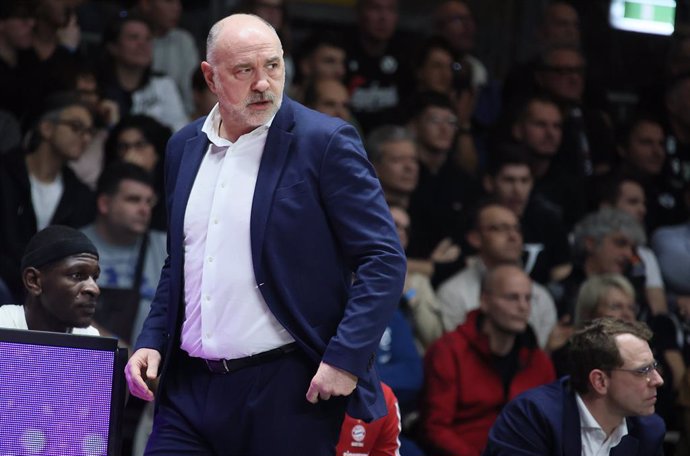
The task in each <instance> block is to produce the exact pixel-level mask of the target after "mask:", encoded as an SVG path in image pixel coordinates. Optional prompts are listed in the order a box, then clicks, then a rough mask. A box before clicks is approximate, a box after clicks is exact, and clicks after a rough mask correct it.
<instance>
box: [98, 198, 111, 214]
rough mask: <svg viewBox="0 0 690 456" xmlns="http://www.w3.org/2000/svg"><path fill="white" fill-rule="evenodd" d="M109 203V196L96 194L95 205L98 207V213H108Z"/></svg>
mask: <svg viewBox="0 0 690 456" xmlns="http://www.w3.org/2000/svg"><path fill="white" fill-rule="evenodd" d="M109 203H110V196H108V195H106V194H105V193H104V194H101V195H98V198H97V199H96V207H97V208H98V213H99V214H100V215H106V214H107V213H108V206H109Z"/></svg>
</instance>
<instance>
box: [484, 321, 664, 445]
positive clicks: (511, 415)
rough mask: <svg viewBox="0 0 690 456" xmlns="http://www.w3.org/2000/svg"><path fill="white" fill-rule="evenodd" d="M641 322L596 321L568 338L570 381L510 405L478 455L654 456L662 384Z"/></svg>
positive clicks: (659, 437)
mask: <svg viewBox="0 0 690 456" xmlns="http://www.w3.org/2000/svg"><path fill="white" fill-rule="evenodd" d="M651 337H652V332H651V331H650V330H649V328H647V326H646V325H645V324H644V323H640V322H624V321H621V320H615V319H611V318H602V319H598V320H595V321H594V322H593V323H592V324H591V325H589V326H587V327H585V328H584V329H582V330H580V331H578V332H577V333H575V334H574V335H573V336H572V338H571V349H570V356H571V360H570V361H571V362H570V376H569V377H568V376H566V377H563V378H562V379H560V380H558V381H556V382H554V383H551V384H549V385H544V386H540V387H538V388H535V389H533V390H530V391H528V392H526V393H525V394H523V395H521V396H520V397H518V398H516V399H515V400H513V401H512V402H511V403H509V404H508V405H507V406H506V407H505V408H504V409H503V411H502V412H501V414H500V415H499V417H498V419H497V420H496V423H495V424H494V426H493V427H492V429H491V431H490V432H489V443H488V445H487V448H486V451H485V452H484V455H489V456H493V455H546V454H549V455H554V456H558V455H563V456H566V455H573V456H574V455H581V454H582V455H594V454H611V455H625V456H632V455H660V454H663V449H662V444H663V440H664V433H665V425H664V422H663V420H662V419H661V418H660V417H659V416H658V415H655V414H654V405H655V403H656V393H657V388H659V387H660V386H661V385H663V384H664V380H663V379H662V378H661V375H660V374H659V372H658V371H657V363H656V361H655V360H654V357H653V356H652V351H651V350H650V348H649V343H648V342H649V340H650V339H651Z"/></svg>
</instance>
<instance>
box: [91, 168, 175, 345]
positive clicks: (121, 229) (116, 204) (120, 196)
mask: <svg viewBox="0 0 690 456" xmlns="http://www.w3.org/2000/svg"><path fill="white" fill-rule="evenodd" d="M96 193H97V199H96V205H97V208H98V209H97V211H98V213H97V215H96V220H95V221H94V223H93V224H91V225H87V226H85V227H84V228H82V232H83V233H84V234H86V235H87V236H88V237H89V239H91V241H92V242H93V243H94V244H95V245H96V247H97V248H98V251H99V252H100V264H101V271H102V273H101V277H100V279H99V281H98V284H99V285H100V286H101V288H102V290H101V291H102V296H101V298H102V299H101V303H102V304H103V305H105V306H108V305H109V304H110V303H112V300H113V299H116V300H119V301H120V302H119V303H117V304H118V308H119V309H124V306H125V304H129V306H128V307H130V308H129V309H128V311H131V314H129V315H128V316H129V318H130V320H129V321H126V322H124V324H119V323H118V324H115V321H122V320H119V319H118V318H117V317H118V315H111V316H112V317H113V320H115V321H107V320H104V321H101V320H100V319H99V320H98V323H99V324H100V325H101V326H103V327H104V328H105V329H108V330H109V331H112V332H113V333H114V334H115V335H116V336H118V337H119V338H121V339H122V340H124V341H126V342H127V343H131V341H133V340H134V339H135V338H136V336H137V335H139V332H140V331H141V327H142V325H143V322H144V319H145V318H146V315H148V313H149V308H150V306H151V300H152V299H153V296H154V294H155V291H156V286H157V285H158V280H159V279H160V272H161V268H162V267H163V263H164V261H165V257H166V248H165V233H163V232H161V231H157V230H151V229H150V225H151V214H152V208H153V206H154V205H155V204H156V199H157V197H156V193H155V191H154V189H153V182H152V179H151V175H150V174H149V173H148V172H147V171H146V170H144V169H143V168H140V167H139V166H137V165H133V164H131V163H114V164H111V165H110V166H108V167H107V168H106V169H105V170H104V171H103V173H102V174H101V177H100V178H99V179H98V187H97V190H96ZM120 290H132V292H133V293H129V294H127V293H122V292H120ZM125 300H132V301H134V302H132V301H129V302H127V303H125V302H124V301H125ZM118 313H122V310H120V311H119V312H118ZM103 315H104V318H105V315H107V314H103ZM122 316H123V317H124V315H122ZM123 329H125V330H126V331H125V332H122V330H123Z"/></svg>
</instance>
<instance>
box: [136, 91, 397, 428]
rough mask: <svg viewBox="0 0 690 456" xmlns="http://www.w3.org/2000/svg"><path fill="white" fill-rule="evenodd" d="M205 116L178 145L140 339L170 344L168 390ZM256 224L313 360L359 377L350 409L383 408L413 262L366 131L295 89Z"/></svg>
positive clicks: (284, 307)
mask: <svg viewBox="0 0 690 456" xmlns="http://www.w3.org/2000/svg"><path fill="white" fill-rule="evenodd" d="M203 122H204V119H203V118H202V119H199V120H197V121H195V122H193V123H191V124H190V125H187V126H186V127H184V128H183V129H182V130H180V131H179V132H178V133H176V134H175V135H174V136H173V137H172V138H171V140H170V141H169V143H168V149H167V152H166V163H165V172H166V176H165V187H166V204H167V208H168V214H169V228H168V258H167V260H166V262H165V265H164V267H163V270H162V273H161V280H160V283H159V286H158V290H157V292H156V297H155V298H154V301H153V303H152V305H151V311H150V313H149V316H148V318H147V320H146V322H145V324H144V327H143V330H142V332H141V334H140V336H139V338H138V340H137V343H136V348H137V349H138V348H143V347H146V348H153V349H156V350H158V351H159V352H160V353H161V354H162V356H163V367H162V374H161V375H162V377H161V387H162V388H164V387H165V373H166V370H167V366H168V365H169V362H170V358H171V356H166V354H169V353H175V350H176V349H177V348H178V347H179V344H180V330H181V325H182V320H183V318H184V302H183V301H184V285H183V262H184V252H183V220H184V214H185V209H186V206H187V200H188V198H189V194H190V191H191V188H192V184H193V183H194V179H195V176H196V173H197V171H198V169H199V166H200V164H201V161H202V158H203V156H204V154H205V153H206V150H207V148H208V144H209V142H208V138H207V136H206V135H205V134H204V133H203V132H202V131H201V127H202V125H203ZM250 227H251V246H252V258H253V264H254V275H255V278H256V283H257V286H258V287H259V290H261V293H262V295H263V297H264V299H265V301H266V304H267V305H268V307H269V308H270V310H271V312H273V314H274V315H275V316H276V318H277V319H278V321H280V323H281V324H282V325H283V326H284V327H285V328H286V329H287V330H288V331H289V332H290V334H291V335H292V336H293V337H294V338H295V340H296V341H297V343H298V344H299V347H300V348H301V349H302V350H303V351H304V352H305V353H306V354H307V355H308V356H309V357H310V358H311V359H313V361H314V362H315V366H316V363H318V362H319V361H322V360H323V361H324V362H326V363H328V364H330V365H332V366H335V367H338V368H341V369H344V370H346V371H348V372H351V373H353V374H354V375H356V376H357V377H358V379H359V380H358V387H357V389H356V390H355V393H353V396H352V398H351V399H350V401H349V407H348V413H350V414H351V415H352V416H354V417H357V418H361V419H366V420H370V419H374V418H377V417H379V416H383V415H385V414H386V405H385V401H384V399H383V394H382V392H381V389H380V387H379V380H378V377H377V375H376V372H375V370H374V369H373V365H374V353H375V352H376V349H377V347H378V343H379V340H380V338H381V334H382V333H383V331H384V329H385V327H386V324H387V323H388V321H389V320H390V318H391V317H392V314H393V312H394V310H395V308H396V306H397V303H398V300H399V298H400V294H401V291H402V287H403V282H404V278H405V268H406V263H405V256H404V252H403V250H402V248H401V246H400V242H399V240H398V236H397V232H396V230H395V227H394V225H393V222H392V219H391V217H390V212H389V209H388V206H387V205H386V202H385V200H384V197H383V192H382V190H381V187H380V184H379V182H378V179H377V177H376V175H375V173H374V171H373V168H372V166H371V165H370V163H369V162H368V160H367V158H366V154H365V152H364V148H363V146H362V143H361V141H360V139H359V136H358V135H357V133H356V130H355V129H354V128H353V127H352V126H350V125H349V124H347V123H345V122H343V121H341V120H339V119H335V118H332V117H328V116H325V115H323V114H319V113H317V112H315V111H312V110H309V109H307V108H305V107H304V106H302V105H300V104H298V103H296V102H294V101H292V100H290V99H289V98H287V97H285V98H284V99H283V104H282V106H281V108H280V110H279V111H278V113H277V114H276V116H275V118H274V120H273V123H272V124H271V127H270V129H269V131H268V137H267V140H266V146H265V148H264V153H263V156H262V158H261V164H260V167H259V173H258V177H257V182H256V188H255V190H254V198H253V203H252V210H251V221H250ZM228 236H232V233H228ZM224 261H232V259H231V258H226V259H224ZM314 372H316V369H315V371H314ZM308 387H309V385H304V391H300V392H295V394H306V391H307V389H308ZM305 400H306V399H305Z"/></svg>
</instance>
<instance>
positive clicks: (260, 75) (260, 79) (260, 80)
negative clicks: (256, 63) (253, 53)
mask: <svg viewBox="0 0 690 456" xmlns="http://www.w3.org/2000/svg"><path fill="white" fill-rule="evenodd" d="M269 87H270V84H269V83H268V78H267V77H266V73H265V72H264V71H257V73H256V80H255V81H254V86H253V87H252V89H253V90H255V91H256V92H262V93H263V92H265V91H267V90H268V88H269Z"/></svg>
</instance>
